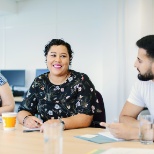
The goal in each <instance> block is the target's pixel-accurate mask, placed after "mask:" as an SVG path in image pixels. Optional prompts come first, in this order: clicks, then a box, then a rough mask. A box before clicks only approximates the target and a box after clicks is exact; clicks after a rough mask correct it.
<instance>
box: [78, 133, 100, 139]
mask: <svg viewBox="0 0 154 154" xmlns="http://www.w3.org/2000/svg"><path fill="white" fill-rule="evenodd" d="M96 136H97V135H91V134H85V135H81V136H80V137H86V138H93V137H96Z"/></svg>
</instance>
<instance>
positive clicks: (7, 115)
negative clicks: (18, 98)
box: [2, 112, 17, 130]
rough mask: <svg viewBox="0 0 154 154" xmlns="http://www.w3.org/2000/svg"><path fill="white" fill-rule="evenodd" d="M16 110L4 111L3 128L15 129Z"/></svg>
mask: <svg viewBox="0 0 154 154" xmlns="http://www.w3.org/2000/svg"><path fill="white" fill-rule="evenodd" d="M16 117H17V113H16V112H4V113H2V120H3V129H4V130H14V129H15V125H16Z"/></svg>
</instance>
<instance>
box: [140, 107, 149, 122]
mask: <svg viewBox="0 0 154 154" xmlns="http://www.w3.org/2000/svg"><path fill="white" fill-rule="evenodd" d="M140 115H150V112H149V110H148V108H146V107H145V108H144V109H143V110H142V111H141V112H140V113H139V115H138V117H137V119H138V120H139V117H140Z"/></svg>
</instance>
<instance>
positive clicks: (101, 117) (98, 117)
mask: <svg viewBox="0 0 154 154" xmlns="http://www.w3.org/2000/svg"><path fill="white" fill-rule="evenodd" d="M96 97H97V99H98V102H99V107H100V109H101V110H102V112H99V113H95V114H94V116H93V121H92V123H91V125H90V127H96V128H104V127H102V126H100V125H99V123H100V122H106V113H105V107H104V101H103V97H102V95H101V94H100V93H99V92H98V91H97V90H96Z"/></svg>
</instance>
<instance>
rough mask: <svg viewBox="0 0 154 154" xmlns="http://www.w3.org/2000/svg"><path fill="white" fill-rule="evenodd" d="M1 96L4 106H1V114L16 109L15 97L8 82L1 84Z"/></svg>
mask: <svg viewBox="0 0 154 154" xmlns="http://www.w3.org/2000/svg"><path fill="white" fill-rule="evenodd" d="M0 97H1V99H2V107H0V115H2V113H3V112H11V111H14V106H15V102H14V98H13V94H12V92H11V89H10V86H9V84H8V83H5V84H4V85H2V86H0Z"/></svg>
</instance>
